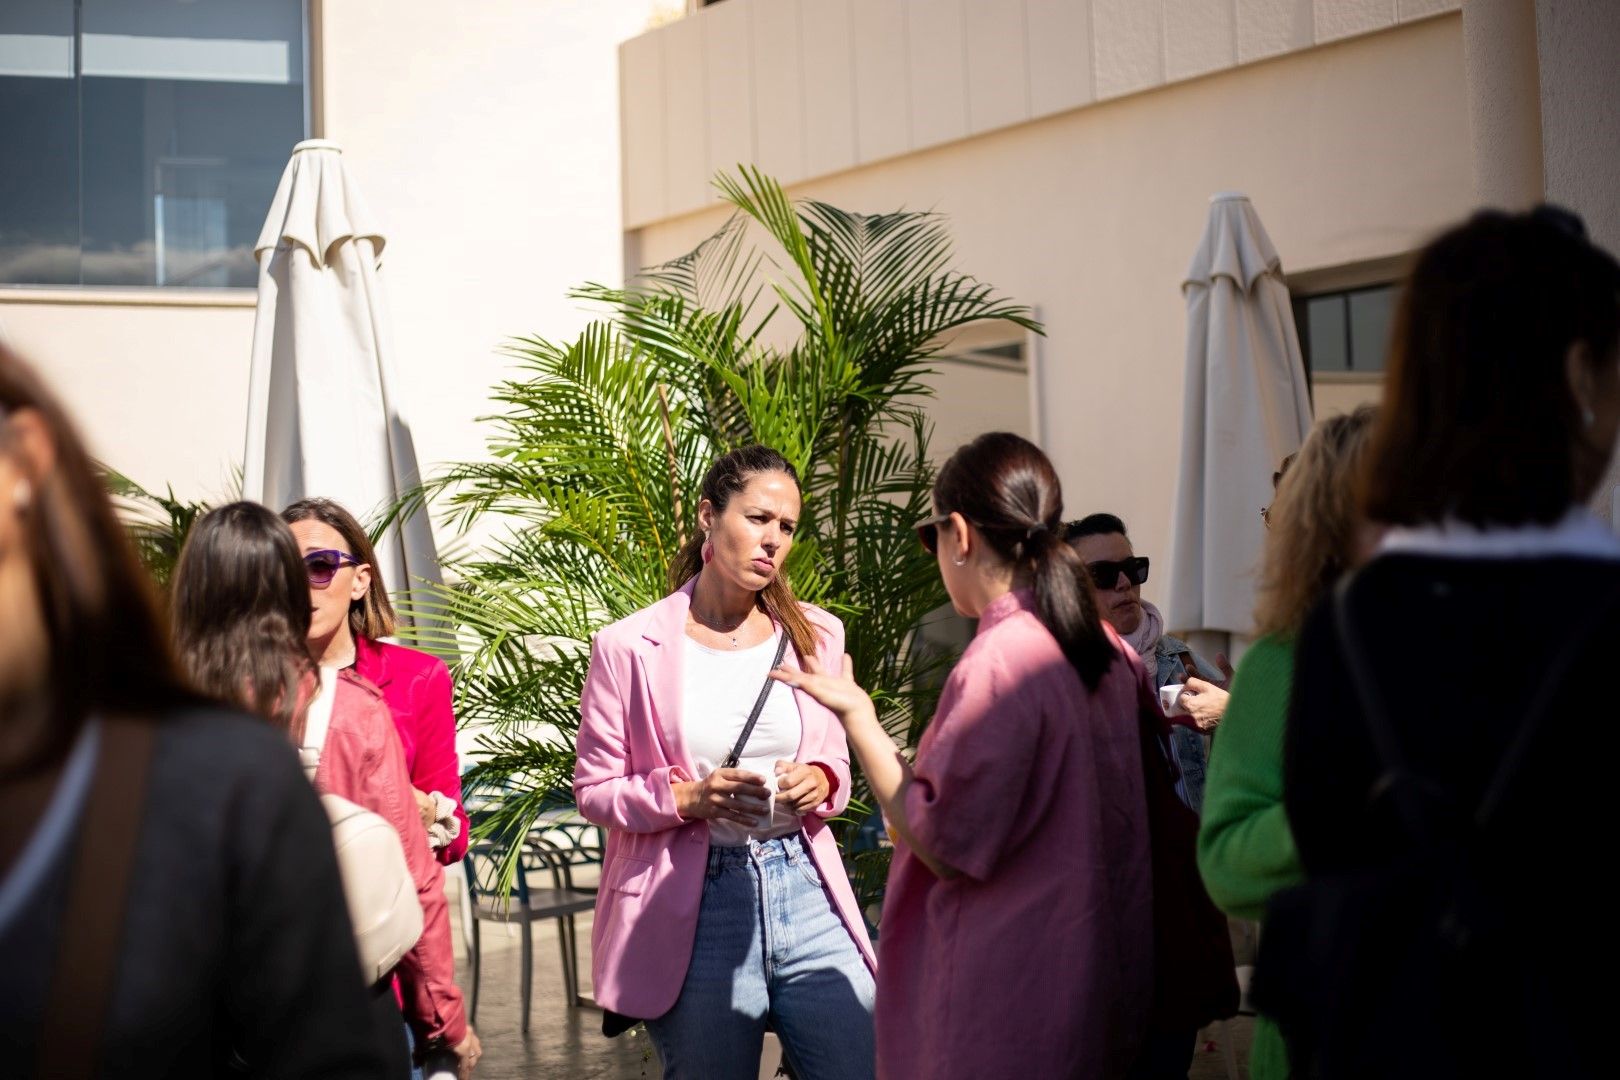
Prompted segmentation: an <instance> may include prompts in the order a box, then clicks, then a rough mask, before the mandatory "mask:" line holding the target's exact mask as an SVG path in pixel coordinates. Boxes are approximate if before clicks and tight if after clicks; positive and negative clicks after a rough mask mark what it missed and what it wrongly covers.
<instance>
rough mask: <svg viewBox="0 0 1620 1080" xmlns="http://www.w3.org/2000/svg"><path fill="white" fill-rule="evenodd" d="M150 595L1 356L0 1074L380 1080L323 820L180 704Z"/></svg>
mask: <svg viewBox="0 0 1620 1080" xmlns="http://www.w3.org/2000/svg"><path fill="white" fill-rule="evenodd" d="M148 591H149V587H148V585H147V584H146V581H145V579H144V574H143V573H142V571H141V569H140V567H139V566H138V565H137V564H136V563H135V561H134V557H133V554H132V552H131V550H130V546H129V543H128V541H127V539H126V538H125V536H124V533H123V529H122V528H121V527H120V525H119V524H118V522H117V520H116V518H115V517H114V515H113V511H112V507H111V505H110V503H109V502H108V499H107V496H106V493H105V491H104V489H103V487H102V481H101V477H100V474H99V472H98V471H97V470H96V469H95V468H94V467H93V466H92V464H91V461H90V458H89V456H88V455H87V454H86V453H85V450H84V447H83V444H82V443H81V442H80V441H79V439H78V437H77V435H76V434H75V433H74V431H73V429H72V426H71V424H70V423H69V422H68V420H67V418H66V416H65V415H64V414H63V412H62V410H61V409H60V407H59V406H58V405H57V404H56V402H55V401H54V399H53V398H52V397H51V395H50V394H49V393H48V392H47V391H46V390H45V388H44V387H43V385H42V384H41V383H40V381H39V380H38V379H37V378H36V377H35V376H34V374H33V372H32V371H30V370H29V369H28V368H27V367H25V366H24V365H23V364H22V363H21V362H20V361H18V360H17V359H16V358H15V357H13V356H11V355H10V354H9V353H7V352H6V351H5V350H4V349H3V348H0V789H3V790H4V792H5V805H6V814H7V829H6V836H7V837H8V840H9V842H8V843H7V844H5V845H4V847H0V957H4V958H5V960H4V965H5V975H4V978H0V1061H4V1062H5V1072H6V1075H7V1076H21V1077H34V1076H38V1077H50V1078H51V1080H59V1078H61V1080H69V1078H76V1077H90V1076H96V1077H151V1076H172V1077H202V1076H216V1075H224V1074H226V1073H227V1072H229V1073H231V1074H232V1075H239V1076H251V1077H278V1078H280V1077H285V1078H288V1080H293V1078H306V1077H357V1078H358V1077H367V1078H370V1077H380V1076H382V1075H384V1069H385V1065H384V1061H383V1058H382V1055H381V1050H380V1045H381V1044H380V1042H379V1035H378V1033H377V1031H376V1030H375V1028H374V1027H373V1024H372V1020H371V1012H370V1009H369V1005H368V1002H367V1000H366V996H365V995H366V990H365V987H364V985H363V982H362V980H361V976H360V966H359V960H358V958H357V957H356V954H355V947H354V939H353V936H352V932H351V930H350V927H349V920H348V914H347V910H346V908H345V906H344V900H343V892H342V885H341V883H340V881H339V879H338V874H337V862H336V856H335V855H334V853H333V850H332V832H331V826H330V824H329V822H328V820H327V817H326V814H325V812H324V811H323V810H322V809H321V806H320V804H319V802H318V801H317V800H316V797H315V793H314V791H313V789H311V787H310V786H309V784H308V783H307V782H306V781H305V779H304V776H303V772H302V770H301V769H300V767H299V764H298V759H297V757H296V755H295V753H294V751H293V749H292V748H291V747H290V746H288V745H287V743H286V742H285V740H283V739H281V738H280V737H278V736H277V734H276V733H275V732H273V731H271V730H270V729H269V728H268V727H267V726H265V725H264V724H263V723H260V722H259V721H256V720H251V719H249V718H247V717H244V716H240V715H237V714H235V713H231V712H229V711H227V710H224V709H220V708H217V707H214V706H212V705H208V704H206V703H203V702H200V701H198V700H196V699H194V698H192V697H191V696H190V695H189V694H188V693H187V692H186V691H185V690H183V688H182V687H181V685H180V683H179V680H178V677H177V676H176V674H175V668H174V664H173V661H172V660H171V658H170V655H169V651H168V646H167V640H166V639H167V635H166V634H165V633H164V631H163V626H162V620H161V618H160V616H159V615H158V613H157V610H156V608H155V607H154V605H153V602H152V599H151V597H150V596H149V595H148ZM390 1034H393V1035H395V1037H397V1031H396V1032H391V1033H390Z"/></svg>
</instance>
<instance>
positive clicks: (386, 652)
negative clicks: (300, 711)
mask: <svg viewBox="0 0 1620 1080" xmlns="http://www.w3.org/2000/svg"><path fill="white" fill-rule="evenodd" d="M281 519H282V520H283V521H285V522H286V523H287V524H288V525H290V526H292V531H293V535H294V536H295V537H297V538H298V544H299V547H300V548H301V549H302V550H303V552H304V564H305V566H306V567H307V568H308V570H309V596H310V605H311V608H312V614H311V616H310V624H309V648H310V652H311V653H312V654H313V655H314V656H315V658H316V659H317V660H318V661H319V662H320V663H322V664H324V665H328V666H332V667H339V668H351V667H352V668H353V669H354V672H355V674H357V675H359V676H360V677H361V678H363V679H365V680H366V681H367V682H369V683H371V684H372V685H373V686H375V687H376V688H377V689H379V690H381V691H382V694H383V698H384V700H386V701H387V702H388V711H389V713H390V714H391V715H392V716H393V718H394V727H395V729H396V730H397V731H398V732H399V741H400V743H401V745H403V746H404V748H405V765H406V767H407V768H408V769H409V770H410V774H411V788H412V794H413V798H414V799H415V800H416V804H417V807H418V809H419V810H420V811H421V814H422V824H423V825H424V826H426V827H427V830H428V838H429V840H430V841H432V844H433V851H434V854H435V856H436V857H437V858H438V860H439V862H440V864H442V865H444V866H449V865H450V864H451V863H454V862H457V861H459V860H460V859H461V857H462V856H463V855H465V854H466V853H467V811H466V810H464V809H463V808H462V805H461V770H460V768H459V765H458V762H457V759H456V717H455V713H454V712H452V711H451V706H450V700H451V688H450V671H449V669H448V668H446V667H445V666H444V661H443V660H440V659H439V658H438V657H436V656H432V655H430V654H428V653H425V652H419V651H417V650H416V649H408V648H406V647H405V646H403V645H395V644H393V643H391V642H386V641H383V640H381V639H383V638H385V637H389V636H391V635H392V634H393V632H394V608H393V605H392V604H390V603H389V602H388V588H387V585H386V584H385V583H384V581H383V579H382V574H381V572H380V571H379V570H378V569H377V556H376V554H375V553H374V552H373V551H372V548H371V540H370V538H369V537H367V536H366V530H365V529H363V528H361V527H360V523H359V522H358V521H356V520H355V518H354V515H353V514H351V513H349V512H348V511H347V510H345V509H344V508H343V507H342V506H340V505H339V504H337V503H335V502H333V501H332V500H331V499H303V500H300V501H299V502H295V503H293V504H292V505H291V506H289V507H287V509H285V510H283V511H282V512H281Z"/></svg>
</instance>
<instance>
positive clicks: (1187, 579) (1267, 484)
mask: <svg viewBox="0 0 1620 1080" xmlns="http://www.w3.org/2000/svg"><path fill="white" fill-rule="evenodd" d="M1182 291H1183V292H1184V294H1185V295H1186V298H1187V372H1186V382H1185V387H1186V389H1185V394H1186V397H1185V398H1184V401H1183V406H1182V444H1181V470H1180V474H1179V476H1178V478H1177V483H1176V503H1175V516H1174V519H1173V523H1172V527H1171V545H1170V615H1169V621H1170V625H1171V626H1172V627H1174V628H1176V629H1177V630H1181V631H1187V632H1196V631H1214V632H1218V633H1227V634H1236V635H1249V634H1251V633H1252V632H1253V629H1254V600H1255V592H1256V586H1257V584H1258V581H1257V571H1258V566H1259V561H1260V551H1261V544H1262V541H1263V537H1264V535H1265V523H1264V522H1263V521H1262V520H1261V517H1260V510H1261V508H1262V507H1264V506H1267V505H1268V504H1269V503H1270V502H1271V494H1272V492H1271V475H1272V473H1273V472H1275V471H1276V469H1277V467H1278V465H1280V464H1281V463H1282V460H1283V458H1285V457H1287V456H1288V455H1289V454H1292V453H1293V452H1294V451H1296V450H1298V449H1299V446H1300V443H1302V442H1303V441H1304V439H1305V436H1306V435H1307V434H1308V433H1309V431H1310V429H1311V402H1310V394H1309V390H1308V388H1307V385H1306V378H1305V364H1304V359H1303V357H1302V356H1301V353H1300V348H1299V335H1298V333H1297V332H1296V330H1295V328H1294V315H1293V310H1292V307H1291V306H1290V303H1289V296H1288V287H1287V286H1286V285H1285V284H1284V283H1283V280H1282V266H1281V262H1280V260H1279V259H1278V257H1277V251H1276V249H1275V248H1274V247H1272V245H1271V239H1270V237H1268V236H1267V235H1266V230H1265V228H1264V226H1262V225H1261V224H1260V217H1259V215H1258V214H1256V213H1255V210H1254V206H1253V205H1252V204H1251V203H1250V202H1249V200H1248V197H1247V196H1244V195H1241V194H1238V193H1235V192H1223V193H1221V194H1218V195H1215V196H1213V197H1212V198H1211V199H1210V207H1209V219H1208V222H1207V224H1206V225H1205V228H1204V238H1203V241H1202V242H1201V243H1200V244H1199V246H1198V251H1197V253H1196V254H1195V255H1194V256H1193V260H1192V265H1191V266H1189V267H1188V269H1187V277H1186V280H1185V281H1183V282H1182Z"/></svg>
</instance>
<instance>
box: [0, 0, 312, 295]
mask: <svg viewBox="0 0 1620 1080" xmlns="http://www.w3.org/2000/svg"><path fill="white" fill-rule="evenodd" d="M71 3H72V5H73V79H74V81H75V82H76V83H79V82H81V80H83V78H84V69H83V64H84V42H83V37H84V18H83V14H84V3H83V0H71ZM322 3H323V0H299V3H298V9H299V10H298V16H299V20H300V37H301V41H300V45H301V48H302V50H303V65H304V85H303V117H302V119H303V139H306V140H307V139H318V138H321V137H322V135H323V133H324V130H325V126H326V125H325V123H324V118H323V115H322V112H323V108H324V98H323V96H322V92H321V90H322V87H321V83H320V79H321V72H320V63H321V61H322V49H321V41H320V32H319V30H320V22H321V19H322V14H323V13H322V11H321V6H322ZM79 92H80V94H81V95H82V92H83V91H82V88H81V89H80V91H79ZM76 122H77V124H78V125H79V126H80V128H81V129H82V126H83V122H84V118H83V110H82V106H81V109H80V114H79V117H78V120H77V121H76ZM77 137H78V138H79V139H81V140H82V138H83V132H82V130H80V131H79V132H78V133H77ZM291 150H292V148H291V147H288V153H289V154H290V153H291ZM79 167H80V169H81V171H82V170H83V167H84V163H83V155H82V153H81V155H80V162H79ZM81 189H82V184H81ZM80 197H81V199H82V197H83V196H82V193H81V196H80ZM265 211H266V213H268V212H269V207H268V206H267V207H265ZM80 213H81V218H82V215H83V211H82V209H81V212H80ZM80 243H81V244H82V243H83V235H82V231H81V235H80ZM257 294H258V288H257V286H253V285H159V284H151V285H109V284H97V283H91V284H86V283H83V282H71V283H64V282H54V283H33V282H21V281H17V282H11V281H3V282H0V303H13V302H23V303H26V302H31V301H32V302H37V303H96V302H98V300H101V299H102V298H105V300H106V302H112V303H118V302H124V303H131V304H136V305H141V306H145V305H160V306H161V305H164V304H173V305H175V306H183V307H243V306H253V304H254V303H256V299H255V298H256V296H257Z"/></svg>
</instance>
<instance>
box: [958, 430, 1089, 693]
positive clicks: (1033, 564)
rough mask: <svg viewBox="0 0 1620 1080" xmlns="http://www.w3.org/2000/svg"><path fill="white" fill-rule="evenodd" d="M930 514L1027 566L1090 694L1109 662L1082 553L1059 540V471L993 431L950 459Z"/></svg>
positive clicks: (1023, 443) (1026, 444) (1047, 617)
mask: <svg viewBox="0 0 1620 1080" xmlns="http://www.w3.org/2000/svg"><path fill="white" fill-rule="evenodd" d="M934 510H935V512H936V513H941V514H950V513H957V514H961V515H962V516H963V517H964V518H966V519H967V520H968V521H969V522H971V523H972V524H973V525H974V526H976V527H977V528H978V530H979V532H980V533H981V534H982V535H983V536H984V539H985V542H986V543H988V544H989V545H990V547H991V549H992V550H993V551H995V553H996V554H997V555H999V556H1001V557H1002V558H1003V559H1005V560H1006V561H1007V562H1010V563H1012V564H1013V565H1014V566H1015V567H1021V568H1026V569H1028V570H1029V572H1030V576H1031V578H1032V579H1033V582H1034V586H1035V609H1036V613H1037V615H1038V616H1039V617H1040V620H1041V622H1042V623H1043V624H1044V625H1045V626H1046V628H1047V629H1048V630H1050V631H1051V632H1052V636H1053V637H1055V638H1057V641H1058V645H1059V646H1061V647H1062V649H1063V655H1064V656H1065V657H1067V658H1068V660H1069V663H1071V664H1073V665H1074V668H1075V670H1076V671H1078V672H1079V673H1080V680H1081V681H1082V682H1084V683H1085V684H1086V688H1087V689H1088V690H1095V689H1097V684H1098V683H1100V682H1101V681H1102V677H1103V675H1104V674H1106V673H1107V671H1108V665H1109V664H1111V663H1112V662H1113V660H1114V646H1113V643H1112V642H1110V641H1109V639H1108V633H1107V631H1105V630H1104V629H1103V625H1102V616H1101V614H1099V612H1098V610H1097V598H1096V595H1095V594H1094V593H1093V592H1092V589H1091V584H1090V581H1089V580H1088V579H1087V577H1086V576H1085V573H1084V567H1083V566H1082V564H1081V562H1080V556H1078V555H1076V554H1075V552H1074V549H1073V548H1071V547H1070V546H1069V545H1068V544H1066V543H1064V542H1063V536H1062V528H1063V524H1062V522H1063V488H1062V486H1061V485H1060V484H1059V483H1058V477H1057V470H1055V469H1053V468H1052V462H1051V461H1050V460H1048V458H1047V456H1046V455H1045V454H1044V453H1042V452H1041V449H1040V447H1038V446H1036V445H1035V444H1034V443H1032V442H1030V441H1029V440H1028V439H1024V438H1021V437H1019V436H1017V435H1012V434H1009V433H1007V432H1005V431H993V432H990V433H989V434H986V435H980V436H979V437H978V438H977V439H974V440H973V441H972V442H970V443H968V444H967V445H966V446H964V447H962V448H961V449H959V450H957V451H956V453H954V454H952V455H951V457H950V460H949V461H947V462H945V465H944V467H943V468H941V469H940V470H939V478H938V479H937V480H935V481H934Z"/></svg>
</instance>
